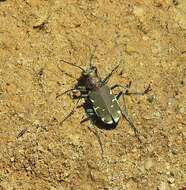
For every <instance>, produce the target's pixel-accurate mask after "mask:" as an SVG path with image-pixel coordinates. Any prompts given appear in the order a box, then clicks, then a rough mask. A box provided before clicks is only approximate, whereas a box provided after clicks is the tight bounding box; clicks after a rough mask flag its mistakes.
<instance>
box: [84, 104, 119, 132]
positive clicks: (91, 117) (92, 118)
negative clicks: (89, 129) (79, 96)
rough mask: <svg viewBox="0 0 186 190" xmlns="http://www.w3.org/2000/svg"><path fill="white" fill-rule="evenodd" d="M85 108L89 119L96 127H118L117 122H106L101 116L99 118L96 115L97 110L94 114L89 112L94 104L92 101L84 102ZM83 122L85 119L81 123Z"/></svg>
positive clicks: (108, 128)
mask: <svg viewBox="0 0 186 190" xmlns="http://www.w3.org/2000/svg"><path fill="white" fill-rule="evenodd" d="M83 108H84V110H85V112H86V115H87V118H88V120H89V121H90V122H91V123H92V124H93V125H95V126H96V127H98V128H99V129H104V130H112V129H115V128H116V126H117V123H115V124H106V123H104V122H103V121H101V119H100V118H98V116H97V115H96V113H95V112H93V113H94V114H93V115H92V114H89V113H88V112H87V110H89V109H92V106H91V104H90V102H85V103H84V104H83ZM85 120H86V119H85ZM83 122H84V121H82V122H81V123H83Z"/></svg>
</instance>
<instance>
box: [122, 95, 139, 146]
mask: <svg viewBox="0 0 186 190" xmlns="http://www.w3.org/2000/svg"><path fill="white" fill-rule="evenodd" d="M121 95H122V97H123V102H124V110H121V114H122V116H123V117H124V118H125V119H126V120H127V121H128V123H129V125H130V126H131V127H132V129H133V131H134V133H135V136H136V137H137V139H138V140H139V142H140V143H142V141H141V139H140V138H139V134H140V133H139V130H138V129H137V128H136V127H135V125H134V123H133V122H132V119H131V118H130V116H129V114H128V109H127V105H126V100H125V94H124V93H122V94H121Z"/></svg>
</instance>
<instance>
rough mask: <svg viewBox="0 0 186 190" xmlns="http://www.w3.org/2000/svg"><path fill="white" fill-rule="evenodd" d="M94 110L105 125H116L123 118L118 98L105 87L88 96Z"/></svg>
mask: <svg viewBox="0 0 186 190" xmlns="http://www.w3.org/2000/svg"><path fill="white" fill-rule="evenodd" d="M88 97H89V99H90V101H91V103H92V106H93V109H94V111H95V113H96V115H97V117H98V118H100V119H101V120H102V122H104V123H105V124H116V123H118V121H119V119H120V117H121V111H120V106H119V103H118V100H117V98H116V97H115V96H114V95H113V94H112V92H111V90H110V88H109V87H108V86H107V85H104V86H102V87H100V88H98V89H96V90H95V91H91V92H90V93H89V95H88Z"/></svg>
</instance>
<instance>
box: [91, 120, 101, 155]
mask: <svg viewBox="0 0 186 190" xmlns="http://www.w3.org/2000/svg"><path fill="white" fill-rule="evenodd" d="M91 124H92V125H93V126H95V125H94V124H93V122H92V121H91ZM88 129H89V131H90V132H93V133H94V135H95V136H96V137H97V139H98V143H99V145H100V149H101V158H102V159H103V158H104V157H103V144H102V142H101V139H100V136H99V134H98V131H97V130H96V127H94V129H95V130H93V129H91V128H90V127H89V126H88Z"/></svg>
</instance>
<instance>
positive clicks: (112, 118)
mask: <svg viewBox="0 0 186 190" xmlns="http://www.w3.org/2000/svg"><path fill="white" fill-rule="evenodd" d="M92 59H93V54H92V55H91V58H90V63H89V67H88V68H86V69H84V68H82V67H80V66H78V65H76V64H74V63H71V62H68V61H65V60H61V61H62V62H64V63H66V64H69V65H71V66H74V67H76V68H78V69H80V70H81V71H82V72H81V76H80V78H79V79H78V80H77V81H78V82H77V84H76V85H75V87H74V88H73V89H69V90H67V91H65V92H64V93H62V94H60V95H58V96H57V97H59V96H61V95H64V94H66V93H68V92H72V95H73V98H75V99H77V102H76V103H75V106H74V108H73V109H72V111H71V112H70V113H69V114H68V115H67V116H66V117H65V118H64V119H63V120H62V121H61V124H62V123H63V122H64V121H65V120H67V119H68V118H69V117H70V116H71V115H72V114H73V113H74V112H75V110H76V108H78V103H79V102H80V100H81V99H82V98H83V99H84V100H85V103H87V104H88V105H89V107H88V108H86V109H85V111H86V113H87V115H88V117H87V118H86V119H84V120H83V121H82V122H84V121H88V120H91V118H92V116H94V118H96V120H97V121H100V122H101V123H102V124H103V125H104V126H105V128H106V129H109V128H110V127H111V126H116V125H117V124H118V122H119V120H120V118H121V116H123V117H125V119H126V120H127V121H128V122H129V124H130V126H131V127H132V128H133V130H134V132H135V135H137V133H138V130H137V128H136V127H135V125H134V124H133V122H132V120H131V119H130V117H129V116H128V112H127V108H126V104H125V95H145V94H147V93H148V92H149V91H151V87H150V85H149V86H148V87H147V88H146V89H145V90H144V91H143V92H141V93H140V92H129V90H128V89H129V88H130V86H131V82H130V83H129V84H128V85H125V86H124V85H120V84H115V85H113V86H111V87H109V86H108V85H107V83H108V81H109V79H110V78H111V76H112V74H113V73H114V71H116V70H117V68H118V67H119V65H120V64H118V65H116V66H115V67H114V68H113V69H112V70H111V72H110V73H109V74H108V75H107V76H106V77H105V78H103V79H102V78H101V77H100V76H99V75H98V71H97V67H96V66H94V65H92ZM59 69H60V68H59ZM60 70H61V69H60ZM115 88H120V89H121V88H122V89H124V90H125V91H124V90H122V91H121V92H119V94H117V95H114V94H113V93H112V90H113V89H115ZM121 96H122V97H123V100H124V110H122V109H121V107H120V105H119V102H118V100H119V98H120V97H121ZM82 122H81V123H82ZM138 139H139V138H138Z"/></svg>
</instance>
